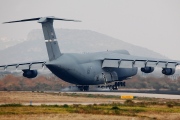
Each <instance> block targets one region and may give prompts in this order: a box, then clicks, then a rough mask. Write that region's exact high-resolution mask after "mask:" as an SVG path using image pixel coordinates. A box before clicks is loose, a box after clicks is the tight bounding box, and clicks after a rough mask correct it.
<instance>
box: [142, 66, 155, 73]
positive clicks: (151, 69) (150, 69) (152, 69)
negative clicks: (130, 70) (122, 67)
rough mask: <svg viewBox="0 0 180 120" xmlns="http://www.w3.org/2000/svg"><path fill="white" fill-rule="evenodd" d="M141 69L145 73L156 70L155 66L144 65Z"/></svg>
mask: <svg viewBox="0 0 180 120" xmlns="http://www.w3.org/2000/svg"><path fill="white" fill-rule="evenodd" d="M141 71H142V72H144V73H151V72H153V71H154V68H153V67H143V68H141Z"/></svg>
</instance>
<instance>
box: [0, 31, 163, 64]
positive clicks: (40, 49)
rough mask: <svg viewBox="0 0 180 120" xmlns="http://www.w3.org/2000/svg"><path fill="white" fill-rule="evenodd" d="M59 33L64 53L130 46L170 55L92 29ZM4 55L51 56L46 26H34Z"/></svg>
mask: <svg viewBox="0 0 180 120" xmlns="http://www.w3.org/2000/svg"><path fill="white" fill-rule="evenodd" d="M56 36H57V38H58V42H59V46H60V49H61V52H63V53H71V52H72V53H83V52H97V51H106V50H119V49H126V50H128V51H129V52H130V54H132V55H138V56H146V57H153V58H166V57H165V56H163V55H161V54H159V53H156V52H154V51H152V50H149V49H147V48H144V47H139V46H136V45H133V44H130V43H127V42H124V41H122V40H118V39H115V38H113V37H110V36H107V35H104V34H101V33H97V32H94V31H90V30H76V29H56ZM0 56H1V59H0V63H1V64H9V63H18V62H27V61H36V60H48V56H47V51H46V47H45V42H44V36H43V33H42V30H40V29H36V30H32V31H31V32H30V33H29V34H28V37H27V40H26V41H24V42H22V43H20V44H17V45H14V46H11V47H9V48H7V49H4V50H1V51H0Z"/></svg>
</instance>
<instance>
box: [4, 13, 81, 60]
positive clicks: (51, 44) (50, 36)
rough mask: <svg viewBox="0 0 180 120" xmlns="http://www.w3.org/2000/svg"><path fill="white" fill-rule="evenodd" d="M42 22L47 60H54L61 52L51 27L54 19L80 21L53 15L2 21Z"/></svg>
mask: <svg viewBox="0 0 180 120" xmlns="http://www.w3.org/2000/svg"><path fill="white" fill-rule="evenodd" d="M37 20H38V23H41V24H42V29H43V34H44V38H45V42H46V48H47V52H48V56H49V61H52V60H55V59H57V58H58V57H60V56H61V52H60V49H59V45H58V42H57V40H56V34H55V31H54V27H53V21H54V20H62V21H74V22H80V21H78V20H70V19H63V18H55V17H53V16H52V17H39V18H31V19H23V20H17V21H10V22H4V23H14V22H26V21H37Z"/></svg>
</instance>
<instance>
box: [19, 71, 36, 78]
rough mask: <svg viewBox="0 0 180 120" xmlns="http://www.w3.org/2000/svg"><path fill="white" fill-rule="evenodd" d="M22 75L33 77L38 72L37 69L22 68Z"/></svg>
mask: <svg viewBox="0 0 180 120" xmlns="http://www.w3.org/2000/svg"><path fill="white" fill-rule="evenodd" d="M22 71H23V72H24V73H23V76H24V77H26V78H35V77H36V76H37V74H38V72H37V70H22Z"/></svg>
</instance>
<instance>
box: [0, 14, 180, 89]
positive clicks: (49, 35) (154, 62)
mask: <svg viewBox="0 0 180 120" xmlns="http://www.w3.org/2000/svg"><path fill="white" fill-rule="evenodd" d="M54 20H61V21H74V22H80V21H79V20H72V19H64V18H56V17H54V16H50V17H38V18H31V19H23V20H17V21H10V22H4V23H16V22H26V21H38V23H40V24H42V30H43V34H44V39H45V44H46V48H47V53H48V57H49V61H36V62H26V63H17V64H9V65H1V66H0V70H1V71H5V70H6V71H9V70H10V71H11V70H22V71H23V76H24V77H26V78H35V77H36V76H37V75H38V71H37V70H38V69H42V68H44V67H47V68H48V69H49V70H50V71H51V72H52V73H53V74H55V75H56V76H57V77H59V78H61V79H62V80H64V81H66V82H69V83H72V84H75V85H77V87H78V88H79V89H80V90H81V91H88V90H89V85H101V84H103V85H106V84H108V83H114V85H112V86H111V85H110V86H108V87H111V89H117V88H118V87H119V86H125V82H122V81H123V80H126V79H129V78H130V77H132V76H134V75H136V74H137V71H138V68H141V71H142V72H143V73H151V72H153V71H154V68H155V67H160V68H162V74H164V75H173V74H174V73H175V68H176V66H178V65H180V61H176V60H169V59H156V58H148V57H140V56H133V55H130V53H129V52H128V51H127V50H115V51H104V52H95V53H87V54H80V53H61V51H60V49H59V46H58V42H57V40H56V34H55V31H54V27H53V22H54Z"/></svg>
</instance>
